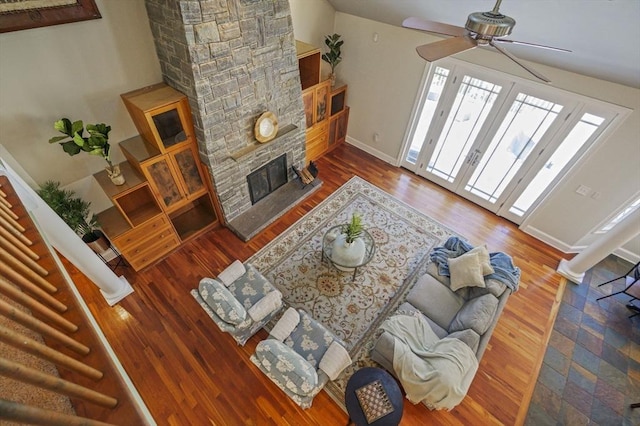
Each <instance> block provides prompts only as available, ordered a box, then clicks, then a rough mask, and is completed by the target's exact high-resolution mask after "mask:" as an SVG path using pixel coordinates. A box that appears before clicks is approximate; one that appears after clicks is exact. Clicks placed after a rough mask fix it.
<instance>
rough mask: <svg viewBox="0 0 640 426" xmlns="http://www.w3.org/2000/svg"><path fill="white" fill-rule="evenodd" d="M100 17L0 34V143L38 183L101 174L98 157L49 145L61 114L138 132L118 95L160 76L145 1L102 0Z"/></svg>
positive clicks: (123, 133) (122, 135)
mask: <svg viewBox="0 0 640 426" xmlns="http://www.w3.org/2000/svg"><path fill="white" fill-rule="evenodd" d="M96 4H97V6H98V8H99V10H100V13H101V14H102V18H101V19H98V20H90V21H83V22H75V23H70V24H63V25H55V26H52V27H45V28H36V29H30V30H23V31H15V32H10V33H4V34H0V56H1V58H2V59H1V60H0V144H2V145H4V146H5V147H6V148H7V150H8V151H9V152H10V153H11V154H12V155H13V156H14V157H15V158H16V160H17V161H18V162H19V163H20V164H21V165H22V167H24V169H25V170H26V171H27V173H29V174H30V175H31V176H32V177H33V179H34V180H35V181H36V182H37V183H39V184H40V183H43V182H44V181H45V180H47V179H54V180H58V181H60V182H62V184H68V183H71V182H74V181H76V180H78V179H81V178H84V177H87V176H88V175H91V174H93V173H95V172H97V171H100V170H101V169H102V168H104V166H105V165H106V163H105V161H104V160H103V159H102V158H100V157H94V156H89V155H86V154H84V153H80V154H78V155H76V156H74V157H70V156H68V155H67V154H66V153H65V152H63V151H62V148H61V147H59V146H55V145H49V143H48V140H49V138H51V137H52V136H57V135H60V134H57V132H56V131H55V130H54V129H53V123H54V121H56V120H58V119H59V118H61V117H68V118H70V119H71V120H83V121H84V122H85V123H100V122H103V123H106V124H109V125H111V127H112V130H111V133H110V142H111V145H112V159H114V160H115V161H118V162H119V161H123V160H124V157H123V156H122V153H121V152H120V149H119V148H118V147H117V143H118V142H119V141H121V140H124V139H126V138H128V137H130V136H133V135H135V134H137V131H136V129H135V126H134V125H133V122H132V121H131V119H130V117H129V115H128V114H127V111H126V109H125V107H124V105H123V103H122V101H121V100H120V96H119V95H120V94H121V93H124V92H126V91H129V90H133V89H136V88H139V87H143V86H146V85H149V84H152V83H157V82H159V81H161V80H162V75H161V73H160V64H159V62H158V59H157V56H156V53H155V47H154V45H153V39H152V36H151V30H150V28H149V21H148V18H147V13H146V9H145V7H144V0H108V1H105V0H97V1H96Z"/></svg>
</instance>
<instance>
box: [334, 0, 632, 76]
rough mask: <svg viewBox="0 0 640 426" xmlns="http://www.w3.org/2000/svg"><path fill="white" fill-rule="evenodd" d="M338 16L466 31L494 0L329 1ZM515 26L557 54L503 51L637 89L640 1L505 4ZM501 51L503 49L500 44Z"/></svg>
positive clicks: (514, 0)
mask: <svg viewBox="0 0 640 426" xmlns="http://www.w3.org/2000/svg"><path fill="white" fill-rule="evenodd" d="M328 1H329V2H330V3H331V4H332V5H333V7H334V8H335V9H336V10H337V11H339V12H344V13H348V14H351V15H356V16H360V17H363V18H367V19H371V20H375V21H379V22H385V23H388V24H391V25H401V24H402V21H403V20H404V19H405V18H407V17H409V16H416V17H420V18H423V19H427V20H431V21H437V22H444V23H447V24H451V25H457V26H462V27H464V24H465V22H466V19H467V16H468V15H469V14H470V13H473V12H486V11H490V10H491V9H493V6H494V4H495V0H328ZM500 12H501V13H502V14H504V15H508V16H510V17H512V18H514V19H515V20H516V26H515V28H514V29H513V32H512V34H511V35H510V36H507V37H505V38H509V39H512V40H518V41H524V42H529V43H536V44H542V45H547V46H555V47H561V48H565V49H569V50H571V53H561V52H556V51H551V50H546V49H538V48H534V47H527V46H516V45H507V46H506V49H507V50H509V51H510V52H511V53H513V54H515V55H516V56H518V57H519V58H522V59H525V60H529V61H534V62H539V63H542V64H545V65H549V66H553V67H556V68H560V69H565V70H568V71H572V72H576V73H579V74H584V75H588V76H591V77H595V78H599V79H602V80H607V81H611V82H615V83H619V84H623V85H626V86H631V87H636V88H640V0H504V1H503V2H502V5H501V7H500ZM501 47H505V45H504V44H502V45H501Z"/></svg>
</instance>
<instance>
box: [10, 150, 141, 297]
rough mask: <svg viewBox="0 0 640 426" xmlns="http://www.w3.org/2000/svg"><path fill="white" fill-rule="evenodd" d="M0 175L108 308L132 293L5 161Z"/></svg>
mask: <svg viewBox="0 0 640 426" xmlns="http://www.w3.org/2000/svg"><path fill="white" fill-rule="evenodd" d="M5 155H6V154H5ZM0 159H2V160H4V158H0ZM0 174H3V175H6V176H8V177H9V180H10V181H11V185H13V188H14V189H15V191H16V193H17V194H18V197H19V198H20V200H21V201H22V204H23V205H24V207H25V208H26V210H27V211H29V213H30V214H31V215H32V217H34V219H35V220H34V222H36V224H37V225H38V226H39V227H40V230H41V232H42V233H43V234H44V236H45V237H46V238H47V240H48V241H49V243H50V244H51V245H53V246H54V247H55V248H56V249H57V250H58V251H60V253H62V254H63V255H64V257H66V258H67V259H69V261H70V262H71V263H73V264H74V265H75V266H76V267H77V268H78V269H79V270H80V271H82V273H83V274H85V275H86V276H87V277H88V278H89V279H90V280H91V281H93V282H94V283H95V284H96V285H97V286H98V287H99V288H100V292H101V293H102V296H103V297H104V298H105V299H106V300H107V303H109V305H110V306H113V305H115V304H116V303H118V302H119V301H120V300H122V299H124V298H125V297H126V296H127V295H129V294H131V293H133V287H131V285H130V284H129V282H128V281H127V280H126V278H125V277H122V276H121V277H118V276H117V275H116V274H114V273H113V271H112V270H111V269H110V268H109V267H108V266H107V265H105V264H104V262H103V261H102V260H100V258H99V257H98V256H97V255H96V254H95V253H94V252H93V250H91V248H90V247H89V246H87V245H86V244H85V243H84V242H83V241H82V239H81V238H80V237H78V236H77V235H76V233H75V232H73V231H72V230H71V228H69V226H67V224H66V223H64V221H63V220H62V219H61V218H60V216H58V215H57V214H56V213H55V212H54V211H53V210H52V209H51V207H49V206H48V205H47V204H46V203H45V202H44V201H42V199H41V198H40V197H39V196H38V194H36V193H35V191H34V190H33V189H31V187H29V185H27V184H26V182H25V181H24V180H23V179H22V178H21V177H20V176H19V175H18V174H17V173H16V172H15V171H14V170H13V169H12V168H11V167H10V166H9V164H7V162H6V161H2V162H0Z"/></svg>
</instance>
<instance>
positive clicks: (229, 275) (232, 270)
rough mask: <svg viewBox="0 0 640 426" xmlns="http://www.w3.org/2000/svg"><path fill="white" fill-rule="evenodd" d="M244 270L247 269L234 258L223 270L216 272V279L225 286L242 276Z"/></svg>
mask: <svg viewBox="0 0 640 426" xmlns="http://www.w3.org/2000/svg"><path fill="white" fill-rule="evenodd" d="M246 272H247V270H246V269H245V267H244V265H243V264H242V262H240V261H239V260H235V261H234V262H233V263H232V264H231V265H229V266H227V267H226V268H225V270H224V271H222V272H220V274H218V279H219V280H220V281H221V282H222V284H224V285H225V286H226V287H229V286H230V285H231V283H233V282H234V281H235V280H237V279H238V278H240V277H241V276H243V275H244V274H245V273H246Z"/></svg>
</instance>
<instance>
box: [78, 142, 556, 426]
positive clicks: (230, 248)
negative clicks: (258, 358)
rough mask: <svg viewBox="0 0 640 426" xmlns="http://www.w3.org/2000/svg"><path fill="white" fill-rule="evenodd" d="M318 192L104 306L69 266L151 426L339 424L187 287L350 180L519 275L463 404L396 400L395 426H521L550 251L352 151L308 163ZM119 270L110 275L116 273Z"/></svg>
mask: <svg viewBox="0 0 640 426" xmlns="http://www.w3.org/2000/svg"><path fill="white" fill-rule="evenodd" d="M317 165H318V168H319V169H320V178H321V179H322V180H323V181H324V184H323V185H322V187H321V188H320V189H319V190H318V191H317V192H316V193H314V194H313V195H312V196H311V197H309V198H307V199H306V200H305V201H303V202H302V203H301V204H300V205H298V206H297V207H296V208H294V209H293V210H291V211H290V212H288V213H287V214H286V215H285V216H283V217H282V218H280V219H279V220H278V221H276V222H275V223H274V224H272V225H271V226H269V227H268V228H267V229H265V230H264V231H263V232H261V233H260V234H258V235H257V236H256V237H255V238H253V239H252V240H251V241H250V242H248V243H243V242H242V241H241V240H239V239H238V238H237V237H235V236H234V235H233V234H232V233H231V232H230V231H229V230H227V229H225V228H221V229H218V230H214V231H210V232H208V233H206V234H204V235H202V236H200V237H198V238H196V239H194V240H192V241H191V242H189V243H187V244H185V245H184V246H183V247H181V248H180V249H179V250H177V251H175V252H174V253H172V254H171V255H169V256H168V257H166V258H165V259H164V260H162V261H161V262H159V263H157V264H155V265H153V266H151V267H148V268H146V269H145V270H143V271H141V272H139V273H134V272H133V271H131V270H128V271H126V272H124V275H125V276H126V277H127V279H128V280H129V282H130V283H131V284H132V285H133V287H134V288H135V290H136V291H135V293H133V294H132V295H130V296H128V297H127V298H126V299H124V300H123V301H122V302H120V303H119V304H118V305H116V306H115V307H109V306H108V305H107V303H106V302H105V301H104V299H103V298H102V296H101V295H100V293H99V292H98V291H97V290H96V288H95V286H93V285H92V284H91V283H89V282H87V280H86V278H84V277H83V276H82V274H80V273H79V272H78V271H77V270H74V268H73V267H72V266H69V269H71V271H70V272H71V274H72V277H73V278H74V281H76V282H77V283H78V286H79V287H80V289H81V293H82V294H83V296H84V297H85V299H86V301H87V303H88V305H89V306H90V308H91V310H92V312H93V313H94V315H95V316H96V318H97V321H98V323H99V324H100V326H101V327H102V329H103V331H104V333H105V335H106V336H107V338H108V339H109V341H110V342H111V345H112V346H113V348H114V350H115V352H116V354H117V355H118V357H119V358H120V360H121V362H122V364H123V365H124V367H125V369H126V370H127V372H128V374H129V375H130V377H131V379H132V380H133V383H134V384H135V386H136V387H137V388H138V390H139V392H140V394H141V395H142V397H143V399H144V400H145V402H146V404H147V405H148V407H149V410H150V411H151V413H152V415H153V417H154V418H155V420H156V421H157V423H158V424H161V425H333V424H336V425H344V424H346V423H347V415H346V413H344V412H343V411H342V410H341V409H340V408H339V407H338V406H337V405H336V404H335V403H334V402H333V401H332V400H331V398H330V397H329V396H328V395H327V394H326V393H325V392H321V393H320V394H319V395H318V396H317V397H316V398H315V400H314V402H313V406H312V407H311V408H310V409H308V410H302V409H300V408H299V407H298V406H297V405H296V404H295V403H293V402H292V401H290V400H289V399H288V398H287V397H286V396H285V395H284V394H283V393H282V392H281V391H280V390H279V389H278V388H277V387H276V386H275V385H273V384H272V383H271V382H270V381H269V380H268V379H267V378H266V377H264V376H263V375H262V373H261V372H260V371H259V370H258V369H257V368H256V367H255V366H254V365H253V364H252V363H251V362H250V361H249V356H250V355H251V354H252V353H253V351H254V349H255V346H256V344H257V343H258V342H259V341H260V340H262V339H264V338H265V337H266V332H264V331H263V330H261V331H260V332H259V333H258V334H257V335H256V336H254V337H253V338H252V339H250V340H249V342H248V343H247V344H246V346H244V347H240V346H237V345H236V344H235V342H234V341H233V340H232V339H231V337H229V336H228V335H226V334H224V333H221V332H220V331H219V330H218V328H217V327H216V326H215V324H214V323H213V322H212V321H211V320H210V319H209V317H208V316H207V315H206V314H205V312H204V311H203V310H202V309H201V308H200V307H199V306H198V305H197V304H196V302H195V300H194V299H193V298H192V297H191V295H190V294H189V290H191V289H192V288H194V287H196V286H197V283H198V281H199V280H200V279H201V278H202V277H205V276H215V275H217V273H219V272H220V271H221V270H222V269H224V267H225V266H227V265H228V264H229V263H231V262H232V261H233V260H234V259H240V260H245V259H247V258H248V257H249V256H251V255H252V254H253V253H255V252H256V251H257V250H259V249H260V248H261V247H263V246H264V245H265V244H266V243H267V242H269V241H270V240H272V239H273V238H274V237H275V236H277V235H278V234H280V233H281V232H283V231H284V230H285V229H287V227H289V226H290V225H291V224H293V223H294V222H295V221H296V220H298V219H299V218H301V217H302V216H304V215H305V214H306V213H307V212H308V211H310V210H311V209H312V208H313V207H314V206H316V205H317V204H318V203H319V202H320V201H322V200H323V199H324V198H326V197H327V196H328V195H329V194H331V193H332V192H333V191H335V190H336V189H337V188H338V187H339V186H340V185H342V184H343V183H345V182H346V181H347V180H348V179H350V178H351V177H352V176H353V175H354V174H355V173H356V171H357V174H358V175H359V176H361V177H362V178H364V179H366V180H367V181H369V182H371V183H372V184H374V185H376V186H378V187H380V188H382V189H384V190H385V191H387V192H389V193H391V194H393V195H394V196H395V197H397V198H398V199H400V200H402V201H404V202H406V203H408V204H410V205H412V206H413V207H415V208H417V209H419V210H420V211H422V212H424V213H425V214H427V215H429V216H431V217H433V218H434V219H436V220H438V221H439V222H441V223H443V224H444V225H447V226H449V227H450V228H452V229H454V230H455V231H456V232H458V233H460V234H461V235H464V236H466V237H467V238H468V239H469V240H470V241H471V242H472V243H473V244H480V243H487V245H488V247H489V249H490V251H504V252H506V253H509V254H510V255H512V256H513V258H514V261H515V264H516V265H518V266H519V267H520V268H521V269H522V281H521V284H520V291H518V292H517V293H515V294H514V295H512V296H511V297H510V299H509V301H508V303H507V305H506V308H505V311H504V313H503V315H502V317H501V318H500V321H499V322H498V325H497V327H496V329H495V331H494V334H493V337H492V338H491V340H490V342H489V346H488V348H487V351H486V352H485V354H484V357H483V359H482V362H481V363H480V368H479V370H478V373H477V375H476V377H475V379H474V381H473V383H472V385H471V389H470V390H469V393H468V396H467V397H466V398H465V400H464V401H463V403H462V404H461V405H459V406H458V407H456V408H455V409H454V410H452V411H451V412H430V411H429V410H427V409H426V408H425V407H424V406H422V405H417V406H414V405H412V404H410V403H409V402H408V401H406V400H405V410H404V415H403V419H402V423H401V424H402V425H424V424H431V425H469V424H474V425H477V424H483V425H492V424H505V425H513V424H522V423H523V421H524V418H525V416H526V412H527V408H528V405H529V398H530V395H531V393H532V392H533V387H534V386H535V382H536V378H537V375H538V370H539V367H540V364H541V362H542V358H543V355H544V351H545V347H546V343H547V341H548V338H549V334H550V332H551V328H552V325H553V321H554V318H555V315H556V312H557V309H558V306H559V297H560V296H559V294H561V291H560V290H561V289H562V288H563V285H564V280H563V279H561V277H560V276H559V275H558V274H556V273H555V268H556V267H557V265H558V262H559V260H560V259H561V257H562V253H560V252H558V251H557V250H555V249H553V248H551V247H549V246H547V245H545V244H543V243H541V242H540V241H538V240H536V239H534V238H532V237H530V236H528V235H526V234H524V233H523V232H521V231H519V230H518V228H517V226H515V225H514V224H512V223H510V222H508V221H506V220H504V219H501V218H499V217H497V216H495V215H493V214H492V213H490V212H488V211H486V210H484V209H482V208H481V207H478V206H476V205H474V204H473V203H471V202H468V201H466V200H464V199H462V198H460V197H458V196H456V195H454V194H452V193H450V192H448V191H446V190H443V189H442V188H440V187H438V186H437V185H434V184H432V183H430V182H428V181H426V180H424V179H422V178H420V177H418V176H416V175H414V174H413V173H411V172H408V171H406V170H404V169H401V168H395V167H392V166H390V165H388V164H387V163H385V162H383V161H380V160H378V159H376V158H374V157H372V156H370V155H368V154H366V153H364V152H363V151H361V150H359V149H357V148H354V147H352V146H349V145H343V146H341V147H339V148H337V149H336V150H334V151H333V152H331V153H330V154H328V155H326V156H325V157H323V158H321V159H320V160H318V161H317ZM122 271H123V269H119V270H118V273H122Z"/></svg>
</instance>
